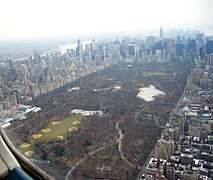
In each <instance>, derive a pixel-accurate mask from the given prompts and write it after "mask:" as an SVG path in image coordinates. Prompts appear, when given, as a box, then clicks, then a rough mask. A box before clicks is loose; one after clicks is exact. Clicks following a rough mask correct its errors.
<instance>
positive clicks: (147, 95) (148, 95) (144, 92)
mask: <svg viewBox="0 0 213 180" xmlns="http://www.w3.org/2000/svg"><path fill="white" fill-rule="evenodd" d="M139 90H140V92H139V93H138V95H137V97H139V98H142V99H144V100H145V101H147V102H149V101H154V100H155V96H159V95H163V96H165V92H163V91H160V90H159V89H156V87H155V86H153V85H149V86H148V87H145V88H140V89H139Z"/></svg>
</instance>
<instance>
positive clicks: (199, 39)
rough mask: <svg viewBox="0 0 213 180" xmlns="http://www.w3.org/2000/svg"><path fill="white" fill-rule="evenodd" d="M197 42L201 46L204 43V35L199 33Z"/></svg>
mask: <svg viewBox="0 0 213 180" xmlns="http://www.w3.org/2000/svg"><path fill="white" fill-rule="evenodd" d="M196 40H197V42H198V44H201V43H202V42H203V34H202V33H198V34H197V37H196Z"/></svg>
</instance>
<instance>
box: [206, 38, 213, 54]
mask: <svg viewBox="0 0 213 180" xmlns="http://www.w3.org/2000/svg"><path fill="white" fill-rule="evenodd" d="M206 53H207V55H209V54H212V53H213V38H208V39H207V44H206Z"/></svg>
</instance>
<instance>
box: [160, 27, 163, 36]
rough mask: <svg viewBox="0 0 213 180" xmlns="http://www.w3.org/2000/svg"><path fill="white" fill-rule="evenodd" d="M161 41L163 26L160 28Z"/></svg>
mask: <svg viewBox="0 0 213 180" xmlns="http://www.w3.org/2000/svg"><path fill="white" fill-rule="evenodd" d="M160 39H163V28H162V26H161V27H160Z"/></svg>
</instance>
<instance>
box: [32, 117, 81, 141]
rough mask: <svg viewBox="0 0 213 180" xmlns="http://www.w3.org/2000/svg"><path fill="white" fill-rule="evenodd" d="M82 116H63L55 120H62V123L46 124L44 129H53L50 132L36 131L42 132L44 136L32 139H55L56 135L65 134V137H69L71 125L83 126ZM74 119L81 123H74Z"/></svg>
mask: <svg viewBox="0 0 213 180" xmlns="http://www.w3.org/2000/svg"><path fill="white" fill-rule="evenodd" d="M82 119H83V118H82V117H81V116H77V117H76V116H73V117H67V118H62V119H58V120H54V121H53V122H60V124H57V125H52V124H51V122H50V123H48V124H47V125H46V126H44V127H43V128H42V129H46V128H50V129H51V131H50V132H48V133H44V132H42V131H41V130H40V131H38V132H36V133H35V134H41V135H42V137H40V138H38V139H34V138H33V137H32V138H31V139H33V140H34V141H45V142H48V141H51V140H52V139H54V138H55V137H56V136H63V137H64V139H66V138H67V136H68V134H69V133H72V132H70V131H69V128H70V127H77V128H79V127H81V126H82ZM74 121H80V122H81V124H78V125H73V122H74Z"/></svg>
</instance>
